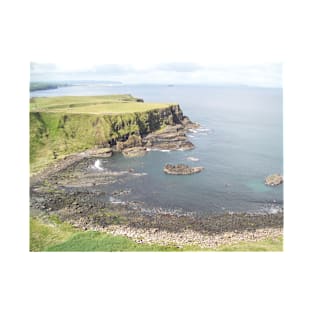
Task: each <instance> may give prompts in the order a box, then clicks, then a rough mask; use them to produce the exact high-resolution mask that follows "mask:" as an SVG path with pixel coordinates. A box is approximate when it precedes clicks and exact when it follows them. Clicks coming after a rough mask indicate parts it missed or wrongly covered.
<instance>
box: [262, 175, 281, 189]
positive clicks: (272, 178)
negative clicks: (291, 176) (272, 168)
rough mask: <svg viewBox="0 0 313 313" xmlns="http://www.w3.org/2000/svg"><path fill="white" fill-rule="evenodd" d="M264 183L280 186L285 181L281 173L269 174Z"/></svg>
mask: <svg viewBox="0 0 313 313" xmlns="http://www.w3.org/2000/svg"><path fill="white" fill-rule="evenodd" d="M264 183H265V185H267V186H278V185H280V184H282V183H283V176H281V175H280V174H273V175H269V176H267V177H266V178H265V182H264Z"/></svg>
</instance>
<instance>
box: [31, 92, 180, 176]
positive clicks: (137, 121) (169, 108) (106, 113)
mask: <svg viewBox="0 0 313 313" xmlns="http://www.w3.org/2000/svg"><path fill="white" fill-rule="evenodd" d="M30 108H31V110H30V164H31V171H36V170H38V169H41V168H42V167H44V166H46V165H47V164H49V163H51V162H52V161H53V160H55V159H58V158H60V157H63V156H65V155H68V154H71V153H75V152H81V151H84V150H86V149H90V148H95V147H98V148H101V147H109V146H115V145H116V143H117V142H119V141H122V142H123V141H126V140H127V139H128V137H129V136H130V135H136V136H140V137H141V138H142V137H143V136H145V135H147V134H149V133H151V132H153V131H156V130H159V129H161V128H164V127H165V126H166V125H175V124H179V123H181V121H182V120H183V118H184V116H183V112H182V110H181V109H180V107H179V105H177V104H156V103H152V104H149V103H144V102H143V101H142V99H136V98H133V97H132V96H130V95H120V96H101V97H55V98H33V99H31V103H30ZM132 111H133V112H132Z"/></svg>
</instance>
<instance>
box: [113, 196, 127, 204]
mask: <svg viewBox="0 0 313 313" xmlns="http://www.w3.org/2000/svg"><path fill="white" fill-rule="evenodd" d="M109 200H110V202H111V203H113V204H125V201H122V200H119V199H117V198H114V197H110V198H109Z"/></svg>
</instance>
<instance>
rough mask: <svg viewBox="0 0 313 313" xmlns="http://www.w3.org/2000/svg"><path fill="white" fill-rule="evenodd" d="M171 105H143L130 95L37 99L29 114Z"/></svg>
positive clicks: (102, 111) (134, 109) (111, 111)
mask: <svg viewBox="0 0 313 313" xmlns="http://www.w3.org/2000/svg"><path fill="white" fill-rule="evenodd" d="M170 105H173V104H163V103H144V102H142V100H141V99H137V98H134V97H133V96H131V95H106V96H65V97H38V98H32V99H31V101H30V110H31V112H55V113H59V112H62V113H66V114H69V113H73V114H122V113H135V112H145V111H150V110H154V109H163V108H167V107H169V106H170Z"/></svg>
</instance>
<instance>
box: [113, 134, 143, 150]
mask: <svg viewBox="0 0 313 313" xmlns="http://www.w3.org/2000/svg"><path fill="white" fill-rule="evenodd" d="M141 146H142V140H141V137H140V136H137V135H130V136H129V137H128V139H127V140H126V141H118V142H117V143H116V150H117V151H122V150H124V149H127V148H133V147H141Z"/></svg>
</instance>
